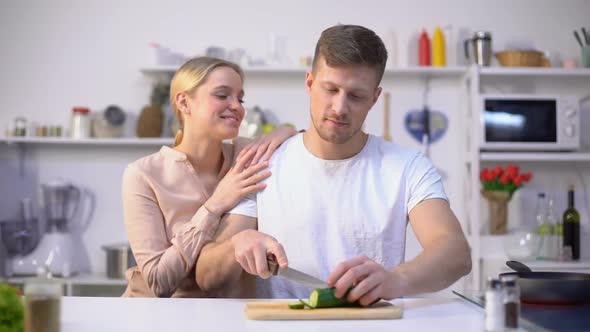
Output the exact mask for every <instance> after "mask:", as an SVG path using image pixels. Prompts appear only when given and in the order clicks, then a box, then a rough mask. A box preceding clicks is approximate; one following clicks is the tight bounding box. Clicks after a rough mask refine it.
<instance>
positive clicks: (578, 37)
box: [574, 30, 584, 47]
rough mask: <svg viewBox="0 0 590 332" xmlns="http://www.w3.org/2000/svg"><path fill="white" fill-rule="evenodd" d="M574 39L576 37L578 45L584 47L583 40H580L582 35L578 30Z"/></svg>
mask: <svg viewBox="0 0 590 332" xmlns="http://www.w3.org/2000/svg"><path fill="white" fill-rule="evenodd" d="M574 37H576V40H577V41H578V44H580V47H584V44H582V39H580V35H579V34H578V31H576V30H574Z"/></svg>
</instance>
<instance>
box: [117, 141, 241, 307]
mask: <svg viewBox="0 0 590 332" xmlns="http://www.w3.org/2000/svg"><path fill="white" fill-rule="evenodd" d="M234 146H235V145H233V144H225V143H224V144H223V149H222V150H223V157H224V159H223V160H224V161H223V166H222V167H221V171H220V173H219V174H218V176H217V178H214V179H211V178H207V177H205V176H204V175H203V174H199V170H198V169H195V168H194V167H193V166H192V165H191V163H190V162H189V161H188V159H187V157H186V155H185V154H184V153H182V152H180V151H177V150H174V149H172V148H169V147H166V146H164V147H162V148H161V149H160V151H159V152H156V153H154V154H151V155H149V156H146V157H144V158H141V159H139V160H137V161H135V162H133V163H131V164H130V165H129V166H128V167H127V169H126V170H125V173H124V175H123V209H124V215H125V225H126V227H127V234H128V236H129V242H130V244H131V248H132V250H133V254H134V256H135V260H136V261H137V265H138V266H136V267H133V268H130V269H129V270H128V271H127V274H126V277H127V281H128V286H127V290H126V291H125V293H124V294H123V296H130V297H154V296H158V297H209V296H220V294H206V293H205V292H203V291H202V290H200V289H199V287H198V286H197V284H196V281H195V266H196V264H195V263H196V261H197V258H198V256H199V252H200V250H201V249H202V247H203V245H205V244H206V243H207V242H208V241H209V240H210V239H211V238H212V237H213V236H214V234H215V232H216V230H217V225H218V221H219V220H218V218H217V217H216V216H215V215H213V214H211V213H209V211H207V209H206V208H205V207H204V206H203V203H205V201H207V199H208V198H209V197H210V196H211V194H213V191H214V189H215V187H216V186H217V183H218V182H219V180H220V179H221V178H223V176H224V175H225V174H226V173H227V171H228V170H229V168H230V166H231V164H232V162H233V158H234ZM227 294H231V292H228V293H227ZM233 295H239V294H233Z"/></svg>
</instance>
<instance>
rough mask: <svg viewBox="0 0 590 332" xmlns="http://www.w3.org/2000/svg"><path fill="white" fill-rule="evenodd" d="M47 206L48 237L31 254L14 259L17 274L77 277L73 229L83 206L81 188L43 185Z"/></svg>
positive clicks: (56, 183)
mask: <svg viewBox="0 0 590 332" xmlns="http://www.w3.org/2000/svg"><path fill="white" fill-rule="evenodd" d="M41 194H42V197H41V198H42V201H43V205H44V207H45V209H44V210H45V217H46V218H45V234H44V235H43V237H42V238H41V241H40V242H39V244H38V246H37V247H36V248H35V250H33V251H32V252H31V253H29V254H28V255H25V256H22V257H15V258H14V260H13V266H12V272H13V274H14V275H36V274H37V272H38V271H39V269H43V268H47V269H48V270H49V272H51V274H53V275H56V276H62V277H69V276H71V275H73V274H77V273H78V272H79V271H78V270H77V266H75V264H73V252H74V250H75V248H74V245H73V239H72V236H71V233H70V232H71V226H72V222H73V221H74V218H75V216H76V215H77V213H78V209H79V207H80V198H81V192H80V189H79V188H78V187H76V186H74V185H72V184H71V183H69V182H67V181H65V180H62V179H56V180H53V181H50V182H48V183H44V184H42V185H41Z"/></svg>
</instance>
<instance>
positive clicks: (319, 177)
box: [197, 25, 471, 305]
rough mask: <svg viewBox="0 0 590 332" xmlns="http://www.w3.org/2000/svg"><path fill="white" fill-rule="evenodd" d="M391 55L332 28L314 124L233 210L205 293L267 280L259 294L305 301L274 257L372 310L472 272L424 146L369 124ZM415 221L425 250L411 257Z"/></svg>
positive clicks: (311, 88)
mask: <svg viewBox="0 0 590 332" xmlns="http://www.w3.org/2000/svg"><path fill="white" fill-rule="evenodd" d="M386 60H387V51H386V50H385V47H384V45H383V42H382V41H381V39H380V38H379V37H378V36H377V35H376V34H375V33H374V32H373V31H371V30H369V29H366V28H364V27H360V26H353V25H337V26H334V27H331V28H328V29H326V30H325V31H324V32H323V33H322V35H321V37H320V39H319V41H318V43H317V46H316V50H315V55H314V62H313V67H312V71H311V72H309V73H307V76H306V87H307V91H308V93H309V96H310V102H311V107H310V108H311V125H310V126H309V128H308V130H307V131H306V132H305V133H304V134H299V135H296V136H294V137H293V138H291V139H289V140H288V141H286V142H285V143H283V145H282V146H281V147H280V148H279V149H278V150H277V151H276V153H275V154H274V156H273V157H272V158H271V161H270V166H269V168H270V170H271V172H272V176H271V177H270V178H269V179H267V180H266V185H267V187H266V189H265V190H264V191H263V192H261V193H258V194H257V195H256V197H253V198H252V199H249V200H248V199H247V200H244V201H242V202H241V203H240V204H239V205H238V206H237V207H236V208H234V209H233V210H232V211H230V212H229V214H228V215H226V216H225V217H224V218H223V219H222V221H221V224H220V228H219V230H218V234H217V235H216V239H215V241H214V242H212V243H209V244H207V245H206V246H205V247H204V248H203V250H202V252H201V255H200V258H199V259H198V261H197V282H198V283H199V285H200V286H201V288H203V289H205V290H214V289H218V288H221V287H236V286H238V287H239V285H238V284H237V281H238V280H239V279H240V277H241V276H242V273H243V272H244V271H245V272H247V273H249V274H252V275H257V276H259V277H260V278H262V279H258V280H257V293H258V296H259V297H272V298H304V297H307V296H308V295H309V293H310V290H309V289H306V288H304V287H302V286H300V285H297V284H295V283H293V282H289V281H287V280H284V279H282V278H279V277H273V278H270V272H269V271H268V267H267V260H266V258H267V255H269V254H274V255H275V256H276V258H277V260H278V263H279V265H280V266H282V267H285V266H290V267H293V268H295V269H298V270H301V271H303V272H306V273H308V274H311V275H314V276H316V277H318V278H321V279H323V280H326V281H327V283H328V285H329V286H330V287H335V288H336V293H335V294H336V296H337V297H342V296H344V295H345V294H346V293H347V290H348V289H349V288H350V287H354V288H353V289H352V291H350V292H349V293H348V297H347V299H348V300H349V301H357V300H359V302H360V303H361V304H362V305H369V304H370V303H372V302H374V301H375V300H378V299H380V298H381V299H387V300H389V299H393V298H397V297H401V296H407V295H412V294H417V293H423V292H432V291H437V290H440V289H443V288H445V287H448V286H449V285H451V284H452V283H453V282H455V281H456V280H457V279H458V278H460V277H461V276H463V275H465V274H467V273H469V271H470V270H471V258H470V249H469V246H468V244H467V241H466V240H465V237H464V235H463V232H462V230H461V227H460V224H459V222H458V221H457V218H456V217H455V215H454V214H453V212H452V211H451V209H450V208H449V204H448V201H447V197H446V195H445V193H444V190H443V186H442V183H441V178H440V176H439V174H438V173H437V171H436V169H435V168H434V167H433V165H432V163H431V162H430V161H429V160H428V159H427V158H426V157H425V156H423V155H422V154H420V153H419V152H417V151H415V150H413V149H409V148H404V147H401V146H399V145H397V144H395V143H390V142H386V141H384V140H383V139H382V138H380V137H376V136H372V135H367V134H365V133H363V132H362V131H361V127H362V124H363V122H364V121H365V118H366V116H367V114H368V112H369V110H370V109H371V108H372V107H373V105H374V104H375V102H376V101H377V99H378V98H379V95H380V93H381V88H380V87H379V83H380V81H381V78H382V76H383V71H384V69H385V63H386ZM408 220H409V222H410V224H411V225H412V228H413V229H414V232H415V234H416V237H417V239H418V241H419V242H420V244H421V245H422V247H423V251H422V253H421V254H420V255H419V256H417V257H416V258H415V259H413V260H412V261H409V262H406V263H404V262H403V261H404V250H405V233H406V225H407V221H408Z"/></svg>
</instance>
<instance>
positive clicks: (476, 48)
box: [464, 31, 492, 66]
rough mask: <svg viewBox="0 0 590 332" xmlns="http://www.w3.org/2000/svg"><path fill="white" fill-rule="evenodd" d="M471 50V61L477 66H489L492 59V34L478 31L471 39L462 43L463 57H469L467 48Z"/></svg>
mask: <svg viewBox="0 0 590 332" xmlns="http://www.w3.org/2000/svg"><path fill="white" fill-rule="evenodd" d="M470 44H471V48H472V49H473V55H472V61H473V62H474V63H475V64H476V65H478V66H489V65H490V62H491V59H492V34H491V33H490V32H488V31H478V32H476V33H475V34H473V37H472V38H470V39H466V40H465V41H464V47H465V57H466V58H467V59H471V58H470V56H469V48H470V47H469V46H470Z"/></svg>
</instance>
